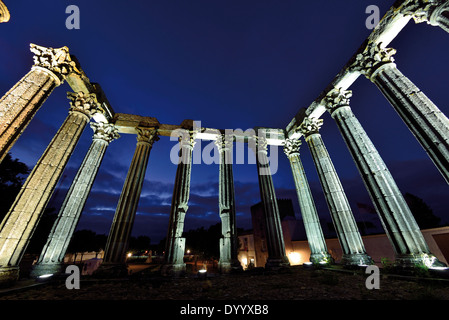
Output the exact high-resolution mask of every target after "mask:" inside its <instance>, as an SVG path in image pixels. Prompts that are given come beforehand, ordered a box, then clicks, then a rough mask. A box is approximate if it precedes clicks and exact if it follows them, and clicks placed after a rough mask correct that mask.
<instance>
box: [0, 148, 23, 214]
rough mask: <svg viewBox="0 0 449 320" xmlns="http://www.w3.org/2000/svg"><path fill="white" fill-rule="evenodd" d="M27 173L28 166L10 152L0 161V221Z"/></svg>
mask: <svg viewBox="0 0 449 320" xmlns="http://www.w3.org/2000/svg"><path fill="white" fill-rule="evenodd" d="M29 173H30V169H29V168H28V166H27V165H26V164H25V163H23V162H20V161H19V160H18V159H13V158H12V156H11V153H8V154H7V155H6V156H5V158H4V159H3V161H2V162H1V163H0V194H1V199H2V201H0V221H3V218H4V217H5V216H6V214H7V213H8V211H9V208H10V207H11V205H12V204H13V202H14V200H15V199H16V196H17V194H18V193H19V191H20V188H21V187H22V185H23V182H24V181H25V178H26V176H27V175H28V174H29Z"/></svg>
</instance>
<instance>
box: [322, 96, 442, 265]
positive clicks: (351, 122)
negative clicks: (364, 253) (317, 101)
mask: <svg viewBox="0 0 449 320" xmlns="http://www.w3.org/2000/svg"><path fill="white" fill-rule="evenodd" d="M351 95H352V92H351V91H342V90H333V91H331V92H330V93H329V94H328V95H327V97H326V98H325V99H324V100H323V104H324V105H325V106H326V108H327V110H328V111H329V112H330V114H331V116H332V118H334V119H335V121H336V123H337V126H338V128H339V129H340V132H341V134H342V136H343V139H344V140H345V142H346V144H347V146H348V148H349V151H350V153H351V155H352V158H353V159H354V161H355V163H356V165H357V168H358V169H359V172H360V175H361V176H362V179H363V181H364V183H365V185H366V187H367V190H368V192H369V194H370V197H371V199H372V201H373V203H374V206H375V207H376V211H377V213H378V215H379V218H380V220H381V222H382V225H383V227H384V230H385V232H386V234H387V235H388V238H389V239H390V242H391V244H392V246H393V249H394V252H395V254H396V263H397V264H398V265H400V266H406V267H409V266H415V265H416V264H422V263H424V262H425V263H428V261H429V259H433V266H443V265H442V264H441V263H440V262H439V261H438V260H436V258H435V257H434V256H433V255H432V254H431V253H430V251H429V248H428V246H427V243H426V241H425V239H424V237H423V235H422V233H421V231H420V229H419V227H418V224H417V223H416V221H415V218H414V217H413V214H412V213H411V211H410V209H409V207H408V205H407V203H406V201H405V199H404V197H403V196H402V193H401V191H400V190H399V188H398V187H397V185H396V183H395V181H394V179H393V177H392V176H391V174H390V171H389V170H388V168H387V167H386V165H385V163H384V162H383V160H382V158H381V157H380V155H379V153H378V152H377V150H376V148H375V147H374V145H373V143H372V142H371V140H370V139H369V137H368V135H367V134H366V132H365V130H363V127H362V126H361V124H360V122H359V121H358V120H357V118H356V117H355V116H354V113H353V112H352V110H351V108H350V107H349V98H350V97H351Z"/></svg>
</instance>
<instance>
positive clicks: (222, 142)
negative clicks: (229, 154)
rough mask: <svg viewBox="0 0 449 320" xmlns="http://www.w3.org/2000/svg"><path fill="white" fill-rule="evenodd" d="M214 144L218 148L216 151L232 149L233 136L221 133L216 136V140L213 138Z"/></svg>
mask: <svg viewBox="0 0 449 320" xmlns="http://www.w3.org/2000/svg"><path fill="white" fill-rule="evenodd" d="M215 145H216V146H217V148H218V152H222V151H227V150H232V147H233V145H234V137H233V136H232V135H228V134H221V135H219V136H217V140H215Z"/></svg>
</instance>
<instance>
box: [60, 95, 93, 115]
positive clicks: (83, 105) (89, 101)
mask: <svg viewBox="0 0 449 320" xmlns="http://www.w3.org/2000/svg"><path fill="white" fill-rule="evenodd" d="M67 98H68V99H69V100H70V112H79V113H82V114H84V115H86V116H87V117H88V118H89V119H90V118H91V117H92V116H93V115H94V113H96V112H97V111H98V102H97V97H96V96H95V94H93V93H90V94H89V93H84V92H82V91H80V92H77V93H74V92H67Z"/></svg>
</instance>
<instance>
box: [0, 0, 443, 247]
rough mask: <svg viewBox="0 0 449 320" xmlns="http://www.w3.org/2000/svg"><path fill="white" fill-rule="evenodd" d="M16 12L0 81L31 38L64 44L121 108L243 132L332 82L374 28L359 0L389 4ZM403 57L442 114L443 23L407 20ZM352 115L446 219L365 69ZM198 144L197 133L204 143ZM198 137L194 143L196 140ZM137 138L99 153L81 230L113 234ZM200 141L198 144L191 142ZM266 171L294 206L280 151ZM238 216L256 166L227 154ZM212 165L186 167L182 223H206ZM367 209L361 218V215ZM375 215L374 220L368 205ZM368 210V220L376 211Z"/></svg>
mask: <svg viewBox="0 0 449 320" xmlns="http://www.w3.org/2000/svg"><path fill="white" fill-rule="evenodd" d="M4 2H5V3H6V5H7V6H8V8H9V9H10V12H11V20H10V22H8V23H4V24H1V25H0V61H1V63H0V75H1V76H0V92H1V93H2V94H3V93H5V92H6V91H7V90H9V89H10V88H11V87H12V86H13V85H14V84H15V83H16V82H17V81H18V80H19V79H20V78H21V77H22V76H23V75H25V73H26V72H28V71H29V69H30V67H31V66H32V63H33V60H32V53H31V52H30V51H29V44H30V43H35V44H38V45H42V46H49V47H62V46H67V47H69V49H70V53H71V54H73V55H75V56H76V57H77V58H78V60H79V61H80V64H81V66H82V68H83V70H84V71H85V72H86V74H87V76H88V77H89V78H90V80H91V81H92V82H96V83H99V84H100V85H101V87H102V88H103V90H104V92H105V93H106V95H107V97H108V99H109V101H110V103H111V105H112V106H113V108H114V110H115V111H116V112H121V113H132V114H138V115H142V116H152V117H156V118H157V119H158V120H159V122H161V123H167V124H180V123H181V122H182V121H183V120H184V119H193V120H197V121H201V123H202V125H203V126H206V127H212V128H222V129H238V128H239V129H242V130H246V129H249V128H252V127H254V126H266V127H274V128H285V127H286V125H287V124H288V123H289V122H290V120H291V119H292V118H293V117H294V115H295V114H296V112H297V111H298V110H299V109H300V108H303V107H307V106H308V105H309V104H310V103H311V102H312V101H313V100H314V99H315V98H316V97H317V96H318V95H319V93H320V92H321V91H322V90H323V89H324V88H325V87H326V86H327V85H328V84H329V83H330V82H331V81H332V79H333V78H334V76H335V75H336V74H337V73H338V72H339V71H340V69H341V68H342V67H343V65H344V64H345V63H346V62H347V61H348V59H349V58H350V57H351V56H352V55H353V53H354V52H355V51H356V50H357V49H358V48H359V46H360V45H361V43H362V42H363V40H364V39H365V38H366V37H367V36H368V35H369V33H370V30H368V29H367V28H366V27H365V20H366V18H367V16H368V15H367V14H366V13H365V9H366V7H367V6H368V5H372V4H375V5H378V6H379V8H380V12H381V16H382V15H383V14H384V13H385V12H386V11H387V10H388V8H389V7H390V6H391V5H392V3H393V1H392V0H389V1H360V0H359V1H356V0H351V1H338V2H337V1H332V0H327V1H323V0H317V1H307V2H306V1H299V0H296V1H293V0H292V1H287V0H285V1H282V2H280V1H273V0H271V1H265V0H258V1H255V0H251V1H250V0H245V1H241V0H227V1H215V0H201V1H196V0H195V1H194V0H192V1H184V0H182V1H172V0H170V1H165V0H164V1H162V0H159V1H132V2H131V1H127V2H125V1H113V2H112V1H106V0H96V1H87V0H86V1H61V0H44V1H39V2H36V1H31V0H15V1H8V0H5V1H4ZM71 4H75V5H77V6H78V7H79V9H80V13H81V16H80V17H81V28H80V29H79V30H68V29H66V27H65V20H66V18H67V16H68V15H67V14H66V13H65V9H66V7H67V6H68V5H71ZM390 46H391V47H394V48H396V49H397V54H396V55H395V59H396V62H397V66H398V68H399V69H400V70H401V71H402V72H403V73H404V74H405V75H406V76H408V77H409V78H410V79H411V80H412V81H413V82H414V83H415V84H416V85H417V86H418V87H419V88H420V89H421V90H423V91H424V92H425V93H426V94H427V95H428V96H429V97H430V98H431V99H432V100H433V101H434V102H435V103H436V104H437V105H438V106H439V107H440V109H441V110H442V111H443V112H444V113H446V114H449V98H448V97H447V94H446V93H447V90H448V88H449V87H448V84H449V77H448V76H447V74H448V71H449V70H448V68H449V67H448V66H447V63H446V61H447V56H448V54H449V34H447V33H445V32H444V31H443V30H441V29H440V28H437V27H432V26H429V25H427V24H419V25H415V24H414V23H413V22H410V23H409V24H408V25H407V26H406V28H405V29H404V30H403V31H402V33H400V35H399V36H398V37H397V38H396V39H395V40H394V41H393V42H392V43H391V44H390ZM351 89H352V90H353V97H352V99H351V104H352V107H353V110H354V113H355V114H356V115H357V117H358V118H359V120H360V122H361V123H362V125H363V126H364V128H365V130H366V131H367V132H368V134H369V136H370V138H371V139H372V140H373V142H374V144H375V145H376V147H377V148H378V150H379V152H380V154H381V155H382V157H383V159H384V160H385V162H386V163H387V166H388V167H389V168H390V170H391V172H392V174H393V176H394V177H395V179H396V182H397V183H398V185H399V187H400V189H401V191H402V192H410V193H412V194H415V195H416V196H419V197H420V198H422V199H423V200H424V201H425V202H426V203H428V204H429V205H430V206H431V208H432V209H433V210H434V213H435V214H437V215H438V216H440V217H441V218H442V220H443V221H444V222H449V213H448V212H447V207H448V200H447V199H448V198H447V194H448V191H449V190H448V186H447V183H446V182H445V181H444V180H443V178H442V177H441V175H440V173H439V172H438V170H437V169H436V168H435V167H434V165H433V163H432V162H431V161H430V159H429V158H428V156H427V155H426V153H425V152H424V151H423V149H422V148H421V146H420V145H419V144H418V142H417V141H416V140H415V139H414V137H413V136H412V134H411V133H410V131H409V130H408V129H407V127H406V126H405V125H404V124H403V123H402V121H401V120H400V118H399V117H398V115H397V114H396V113H395V112H394V110H393V108H392V107H391V106H390V104H389V103H388V101H387V100H386V99H385V98H384V97H383V96H382V94H381V93H380V91H379V90H378V89H377V88H376V87H375V85H374V84H372V83H370V82H369V81H368V80H367V79H365V78H362V77H360V78H359V79H358V80H357V81H356V83H355V84H354V85H353V86H352V87H351ZM67 91H71V89H70V87H69V86H68V84H67V83H65V84H64V85H62V86H61V87H58V88H57V89H56V90H55V92H54V93H53V94H52V95H51V96H50V98H49V99H48V100H47V101H46V103H45V104H44V106H43V107H42V108H41V110H40V111H39V112H38V114H37V115H36V117H35V118H34V119H33V121H32V123H31V124H30V126H29V127H28V128H27V129H26V131H25V132H24V134H23V135H22V137H21V138H20V139H19V141H18V142H17V143H16V145H15V146H14V147H13V149H12V150H11V153H12V155H13V157H17V158H19V159H20V160H21V161H23V162H25V163H26V164H27V165H29V166H30V167H32V166H33V165H34V164H35V163H36V161H37V160H38V158H39V157H40V156H41V154H42V153H43V151H44V150H45V148H46V146H47V144H48V143H49V142H50V140H51V138H52V137H53V135H54V134H55V133H56V131H57V130H58V128H59V126H60V125H61V124H62V122H63V121H64V119H65V117H66V116H67V112H68V108H69V103H68V100H67V98H66V92H67ZM323 118H324V126H323V128H322V130H321V133H322V135H323V139H324V142H325V144H326V146H327V148H328V151H329V153H330V155H331V157H332V160H333V162H334V165H335V167H336V169H337V172H338V173H339V175H340V178H341V180H342V183H343V186H344V188H345V190H346V193H347V196H348V199H349V200H350V203H351V205H352V206H353V209H354V215H355V217H356V219H357V220H360V219H362V218H363V215H362V214H361V213H360V212H359V211H358V210H357V206H356V203H357V202H363V203H371V202H370V200H369V197H368V194H367V192H366V191H365V189H364V186H363V183H362V181H361V179H360V176H359V174H358V172H357V169H356V167H355V165H354V163H353V161H352V158H351V157H350V154H349V152H348V150H347V147H346V145H345V144H344V142H343V140H342V138H341V135H340V133H339V132H338V129H337V127H336V125H335V124H334V122H333V120H332V119H331V118H330V116H329V115H327V114H326V115H324V117H323ZM91 136H92V134H91V129H90V128H86V130H85V132H84V134H83V136H82V138H81V140H80V142H79V144H78V146H77V148H76V150H75V152H74V154H73V155H72V157H71V159H70V162H69V163H68V166H67V169H66V171H65V172H64V175H63V178H62V180H61V182H60V184H59V185H58V189H57V194H56V196H57V197H56V200H54V201H52V202H51V203H50V205H55V206H57V205H58V203H59V202H58V201H57V200H58V199H59V200H60V199H61V198H63V197H64V194H65V193H66V191H67V189H68V187H69V185H70V182H71V179H73V177H74V175H75V173H76V170H77V169H78V166H79V165H80V164H81V161H82V159H83V157H84V155H85V153H86V151H87V149H88V147H89V144H90V141H91ZM174 144H175V142H172V141H170V139H169V138H168V137H162V138H161V140H160V141H158V142H157V143H155V145H154V147H153V149H152V152H151V155H150V160H149V165H148V170H147V174H146V177H145V183H144V186H143V190H142V197H141V201H140V203H139V208H138V213H137V217H136V222H135V226H134V230H133V234H134V235H140V234H143V235H148V236H149V237H151V238H152V239H153V242H158V241H159V240H160V239H161V238H163V237H164V236H165V234H166V229H167V225H168V216H169V212H170V203H171V195H172V191H173V181H174V178H175V172H176V166H175V165H174V164H172V163H171V162H170V158H169V155H170V149H171V148H172V146H173V145H174ZM206 144H207V142H203V143H202V146H203V147H204V145H206ZM199 145H200V144H199V142H198V144H197V147H199ZM134 147H135V136H130V135H125V134H122V137H121V138H120V139H119V140H117V141H115V142H113V143H112V144H111V145H110V147H109V149H108V150H107V153H106V156H105V159H104V162H103V164H102V167H101V168H100V171H99V174H98V177H97V179H96V181H95V184H94V186H93V189H92V193H91V196H90V197H89V199H88V202H87V204H86V207H85V210H84V212H83V216H82V218H81V221H80V224H79V226H78V229H81V228H83V229H84V228H90V229H93V230H94V231H96V232H98V233H108V232H109V228H110V225H111V223H112V218H113V215H114V211H115V207H116V204H117V201H118V198H119V195H120V191H121V188H122V185H123V182H124V178H125V176H126V173H127V170H128V166H129V164H130V161H131V158H132V155H133V152H134ZM198 150H199V149H198ZM278 153H279V169H278V171H277V172H276V174H275V175H274V176H273V180H274V183H275V187H276V193H277V196H278V197H279V198H291V199H292V200H293V203H294V206H295V209H296V214H297V215H298V217H299V214H300V211H299V205H298V201H297V198H296V193H295V190H294V184H293V179H292V176H291V171H290V166H289V164H288V161H287V159H286V158H285V156H284V154H283V153H282V150H281V149H279V152H278ZM302 154H303V162H304V167H305V170H306V173H307V176H308V177H309V180H310V184H311V188H312V192H313V194H314V196H315V201H316V203H317V207H318V211H319V213H320V216H322V217H323V219H329V211H328V209H327V206H326V203H325V201H324V197H323V194H322V192H321V187H320V184H319V181H318V177H317V174H316V170H315V168H314V165H313V162H312V160H311V158H310V152H309V150H308V148H307V146H306V145H305V144H304V147H303V152H302ZM234 177H235V184H236V201H237V213H238V218H237V224H238V227H243V228H249V227H251V225H250V223H249V222H250V210H249V208H250V206H251V205H253V204H255V203H257V202H259V201H260V195H259V188H258V184H257V170H256V167H255V165H253V164H246V165H242V164H240V165H235V166H234ZM217 197H218V166H217V165H206V164H198V165H194V166H193V170H192V189H191V198H190V200H191V201H190V203H189V204H190V208H189V212H188V214H187V218H186V230H187V229H189V228H193V227H197V226H201V225H202V226H205V227H208V226H209V225H210V224H214V223H216V222H218V221H219V217H218V199H217ZM367 218H368V217H367ZM369 218H370V219H372V218H373V217H372V216H370V217H369ZM374 220H377V218H376V217H374Z"/></svg>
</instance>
